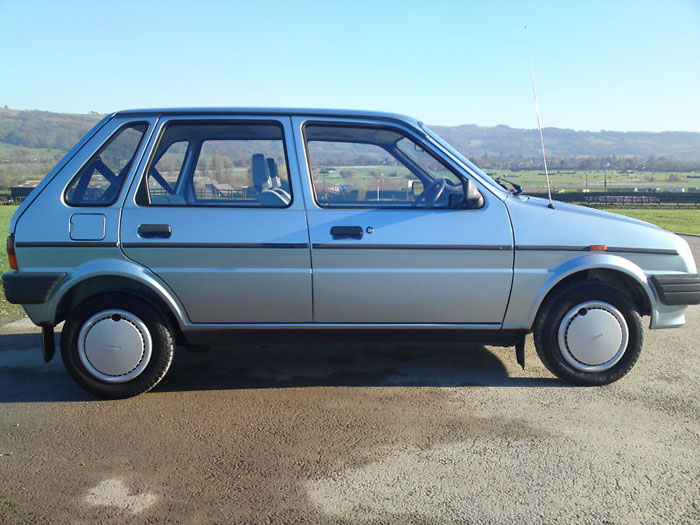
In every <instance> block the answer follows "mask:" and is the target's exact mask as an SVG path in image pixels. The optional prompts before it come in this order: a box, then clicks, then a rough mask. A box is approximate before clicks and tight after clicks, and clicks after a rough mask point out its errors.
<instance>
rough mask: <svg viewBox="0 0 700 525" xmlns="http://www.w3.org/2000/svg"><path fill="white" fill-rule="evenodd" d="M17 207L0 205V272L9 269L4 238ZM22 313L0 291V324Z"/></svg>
mask: <svg viewBox="0 0 700 525" xmlns="http://www.w3.org/2000/svg"><path fill="white" fill-rule="evenodd" d="M16 209H17V206H0V244H1V247H0V274H2V273H5V272H7V271H9V270H10V264H9V263H8V262H7V251H6V250H5V239H7V227H8V225H9V224H10V217H12V214H13V213H14V212H15V210H16ZM22 314H23V311H22V307H21V306H18V305H16V304H10V303H8V302H7V301H6V300H5V292H4V290H3V291H0V324H2V323H5V322H7V321H12V320H14V319H19V318H20V317H21V316H22Z"/></svg>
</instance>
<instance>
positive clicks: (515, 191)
mask: <svg viewBox="0 0 700 525" xmlns="http://www.w3.org/2000/svg"><path fill="white" fill-rule="evenodd" d="M494 180H495V181H496V182H497V183H498V184H499V186H501V187H502V188H503V189H504V190H507V191H509V192H511V193H512V194H513V195H520V194H521V193H522V192H523V187H522V186H520V184H516V183H515V182H513V181H510V180H508V179H504V178H503V177H498V178H496V179H494ZM501 181H503V182H507V183H508V184H510V185H511V186H513V187H512V188H510V189H509V188H508V186H506V185H505V184H503V183H502V182H501Z"/></svg>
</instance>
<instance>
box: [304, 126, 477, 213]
mask: <svg viewBox="0 0 700 525" xmlns="http://www.w3.org/2000/svg"><path fill="white" fill-rule="evenodd" d="M314 125H316V126H323V127H342V128H375V129H387V130H389V131H393V132H395V133H399V134H400V135H403V136H404V138H408V139H409V140H411V141H412V142H414V143H415V144H418V145H419V146H420V147H421V148H422V149H423V150H424V151H425V152H426V153H428V154H429V155H430V156H431V157H433V158H434V159H435V160H436V161H437V162H439V163H440V164H442V165H443V166H445V168H446V169H447V170H448V171H449V172H450V173H452V174H453V175H454V176H455V177H457V178H458V179H459V180H460V181H461V182H462V190H463V191H464V192H465V195H466V180H467V177H466V176H465V175H464V174H462V173H459V172H458V171H457V170H455V168H454V167H453V166H452V165H451V164H450V163H449V162H447V161H446V159H444V158H443V157H442V156H441V155H440V154H439V153H437V152H436V151H435V150H434V148H433V147H432V145H431V144H430V143H429V142H426V141H423V140H421V139H420V138H419V137H417V136H416V135H415V134H413V133H411V132H410V131H408V130H405V129H403V128H401V127H398V126H394V125H392V124H387V123H384V122H371V123H370V122H353V121H347V120H315V119H310V120H305V121H304V122H303V124H302V127H301V135H302V137H301V138H302V141H303V144H302V146H303V149H304V155H305V160H306V167H307V170H308V176H309V185H310V188H311V194H312V196H313V199H314V204H315V205H316V206H318V207H319V208H321V209H340V210H431V211H442V210H466V209H468V208H466V207H464V206H439V207H430V206H411V205H397V206H366V205H354V206H348V205H340V204H339V205H328V204H322V203H321V202H320V201H319V199H318V196H317V194H316V185H315V183H314V176H313V173H312V170H311V158H310V156H309V148H308V143H309V140H308V139H307V135H306V128H307V126H314ZM312 142H313V141H312ZM316 142H323V141H316ZM326 142H330V141H326ZM367 144H373V145H375V146H377V147H379V148H381V149H383V150H384V151H386V152H387V153H388V154H389V155H391V156H393V157H394V158H396V156H395V155H394V154H393V153H391V152H390V151H388V150H387V149H386V148H384V147H382V146H380V145H379V144H374V143H367ZM396 160H398V161H399V162H401V164H402V165H403V166H404V167H405V168H407V169H409V171H411V170H410V168H408V166H406V165H404V164H403V162H402V161H401V160H400V159H398V158H397V159H396ZM411 173H413V172H411ZM414 175H415V174H414ZM417 178H420V177H417ZM472 182H473V181H472ZM369 202H371V201H369Z"/></svg>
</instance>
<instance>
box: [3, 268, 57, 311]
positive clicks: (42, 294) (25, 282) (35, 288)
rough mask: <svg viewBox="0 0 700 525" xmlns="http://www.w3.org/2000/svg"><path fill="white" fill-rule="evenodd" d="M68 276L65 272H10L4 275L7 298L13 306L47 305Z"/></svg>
mask: <svg viewBox="0 0 700 525" xmlns="http://www.w3.org/2000/svg"><path fill="white" fill-rule="evenodd" d="M65 276H66V274H65V273H64V272H9V273H6V274H3V276H2V284H3V287H4V288H5V298H6V299H7V301H8V302H10V303H13V304H41V303H45V302H46V300H47V299H48V298H49V296H50V295H51V292H53V290H54V289H55V288H56V285H57V284H58V283H59V282H61V280H62V279H63V278H64V277H65Z"/></svg>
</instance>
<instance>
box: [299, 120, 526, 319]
mask: <svg viewBox="0 0 700 525" xmlns="http://www.w3.org/2000/svg"><path fill="white" fill-rule="evenodd" d="M293 123H294V130H295V133H297V148H298V149H297V155H298V157H299V158H300V159H304V160H303V161H301V164H302V166H303V165H304V164H305V169H306V173H305V176H304V177H303V183H304V185H303V188H304V191H305V200H306V202H307V208H308V211H307V215H308V221H309V231H310V238H311V243H312V262H313V294H314V320H315V321H316V322H322V323H363V324H365V323H460V324H473V325H485V326H487V327H488V326H493V327H495V326H498V325H500V323H501V322H502V320H503V316H504V314H505V310H506V306H507V303H508V297H509V293H510V286H511V281H512V274H513V243H512V231H511V227H510V222H509V219H508V214H507V211H506V208H505V205H504V203H503V201H501V200H500V199H498V198H496V197H495V196H494V195H493V194H491V193H489V192H488V191H487V190H485V189H484V188H483V187H482V188H481V189H482V193H483V195H484V197H485V202H484V205H483V206H482V207H481V208H479V209H465V208H463V207H460V206H458V203H459V202H460V201H462V196H463V188H462V185H461V178H463V177H465V176H468V175H467V174H463V173H460V172H459V171H458V169H457V168H456V167H455V166H453V165H450V164H449V163H448V162H447V161H446V160H444V159H442V158H441V157H440V156H439V154H438V153H436V152H435V151H434V150H431V147H430V145H429V144H427V143H426V142H424V141H423V140H422V139H421V138H420V137H418V136H417V135H415V134H413V133H412V132H411V130H409V129H407V128H403V127H400V126H398V125H394V124H388V123H383V122H372V121H358V120H354V119H353V120H347V121H343V120H338V119H313V120H309V121H307V120H305V119H304V118H301V117H294V118H293Z"/></svg>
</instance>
